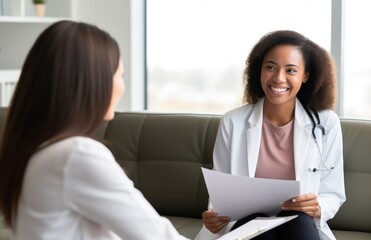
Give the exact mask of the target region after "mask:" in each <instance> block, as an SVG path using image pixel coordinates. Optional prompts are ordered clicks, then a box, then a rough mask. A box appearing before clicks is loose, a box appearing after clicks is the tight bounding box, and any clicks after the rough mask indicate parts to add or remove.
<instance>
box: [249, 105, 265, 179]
mask: <svg viewBox="0 0 371 240" xmlns="http://www.w3.org/2000/svg"><path fill="white" fill-rule="evenodd" d="M263 103H264V99H261V100H259V101H258V102H257V103H256V104H255V106H254V109H253V111H252V113H251V115H250V117H249V119H248V122H249V128H248V129H247V130H246V137H247V161H248V164H249V177H254V176H255V170H256V164H257V162H258V157H259V149H260V142H261V132H262V125H263V105H264V104H263Z"/></svg>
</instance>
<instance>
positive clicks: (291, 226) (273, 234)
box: [231, 211, 320, 240]
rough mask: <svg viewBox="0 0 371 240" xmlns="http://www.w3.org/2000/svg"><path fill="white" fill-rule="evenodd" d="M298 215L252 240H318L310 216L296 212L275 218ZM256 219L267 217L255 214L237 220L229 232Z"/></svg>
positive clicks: (282, 214) (283, 212) (283, 213)
mask: <svg viewBox="0 0 371 240" xmlns="http://www.w3.org/2000/svg"><path fill="white" fill-rule="evenodd" d="M291 215H298V217H297V218H294V219H293V220H291V221H288V222H286V223H284V224H282V225H280V226H278V227H276V228H273V229H271V230H269V231H267V232H265V233H263V234H261V235H259V236H257V237H255V238H253V239H256V240H265V239H268V240H274V239H284V240H290V239H294V240H297V239H300V240H317V239H318V240H319V239H320V238H319V234H318V230H317V228H316V225H315V223H314V220H313V218H312V217H311V216H309V215H307V214H305V213H303V212H296V211H281V212H280V213H279V214H278V215H277V217H284V216H291ZM256 217H268V216H267V215H265V214H261V213H255V214H252V215H249V216H247V217H245V218H242V219H240V220H238V221H237V222H236V223H235V224H234V225H233V227H232V229H231V231H232V230H234V229H236V228H238V227H240V226H241V225H243V224H245V223H247V222H248V221H250V220H253V219H254V218H256Z"/></svg>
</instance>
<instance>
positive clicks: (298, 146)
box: [293, 99, 314, 180]
mask: <svg viewBox="0 0 371 240" xmlns="http://www.w3.org/2000/svg"><path fill="white" fill-rule="evenodd" d="M311 126H312V123H311V121H310V119H309V117H308V116H307V113H306V112H305V110H304V108H303V105H302V104H301V103H300V101H299V100H298V99H296V105H295V122H294V139H293V141H294V160H295V174H296V180H300V179H301V177H303V175H304V172H303V171H308V167H307V166H303V164H306V165H308V163H306V159H308V157H309V156H311V153H310V150H311V149H313V148H312V142H313V143H314V141H313V136H312V132H311V129H312V127H311Z"/></svg>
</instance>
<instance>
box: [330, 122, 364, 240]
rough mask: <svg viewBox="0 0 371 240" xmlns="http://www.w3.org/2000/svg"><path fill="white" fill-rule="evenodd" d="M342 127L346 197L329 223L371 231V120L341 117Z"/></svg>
mask: <svg viewBox="0 0 371 240" xmlns="http://www.w3.org/2000/svg"><path fill="white" fill-rule="evenodd" d="M341 127H342V131H343V142H344V143H343V145H344V169H345V191H346V197H347V200H346V202H345V203H344V204H343V206H342V207H341V208H340V210H339V212H338V213H337V214H336V216H335V218H334V219H332V220H330V221H329V225H330V227H331V228H332V229H337V230H350V231H364V232H369V233H371V221H370V216H371V187H370V184H371V144H370V141H371V122H370V121H362V120H354V119H341ZM342 235H344V236H345V234H343V233H342ZM368 236H369V235H368ZM349 239H357V238H349ZM368 239H371V238H370V237H369V238H368Z"/></svg>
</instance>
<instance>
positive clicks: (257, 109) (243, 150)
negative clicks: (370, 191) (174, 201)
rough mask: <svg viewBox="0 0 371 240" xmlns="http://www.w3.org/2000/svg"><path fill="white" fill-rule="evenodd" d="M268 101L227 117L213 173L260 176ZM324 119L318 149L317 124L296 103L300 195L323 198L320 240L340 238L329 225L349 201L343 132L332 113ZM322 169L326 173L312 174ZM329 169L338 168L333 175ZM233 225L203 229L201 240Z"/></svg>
mask: <svg viewBox="0 0 371 240" xmlns="http://www.w3.org/2000/svg"><path fill="white" fill-rule="evenodd" d="M263 102H264V99H261V100H260V101H259V102H257V103H256V104H248V105H244V106H242V107H240V108H237V109H234V110H232V111H230V112H227V113H226V114H225V115H224V116H223V118H222V120H221V122H220V126H219V131H218V134H217V138H216V142H215V147H214V170H216V171H220V172H224V173H230V174H233V175H241V176H248V177H254V176H255V170H256V165H257V160H258V155H259V149H260V142H261V133H262V123H263ZM319 118H320V121H321V125H322V126H323V127H324V128H325V135H322V131H321V129H319V128H318V127H316V128H315V134H316V139H317V142H318V145H317V144H316V142H315V139H314V137H313V135H312V122H311V120H310V118H309V116H308V115H307V113H306V112H305V110H304V108H303V106H302V105H301V103H300V101H299V100H298V99H297V100H296V107H295V119H294V138H293V141H294V160H295V175H296V180H298V181H300V183H301V194H305V193H315V194H317V196H318V201H319V203H320V206H321V218H315V219H314V220H315V223H316V226H317V228H318V231H319V233H320V236H321V239H335V237H334V235H333V234H332V232H331V230H330V228H329V227H328V225H327V223H326V222H327V220H329V219H331V218H333V217H334V216H335V214H336V213H337V211H338V210H339V208H340V206H341V205H342V204H343V203H344V201H345V189H344V171H343V142H342V133H341V126H340V121H339V118H338V116H337V115H336V114H335V113H334V112H333V111H331V110H324V111H321V112H319ZM321 154H322V159H323V161H322V160H321ZM319 167H322V168H326V169H327V170H326V171H316V172H313V171H312V169H313V168H319ZM330 167H334V168H333V169H332V170H329V168H330ZM211 204H212V203H211ZM233 224H234V222H230V223H229V224H228V225H227V227H225V228H224V229H223V230H222V231H221V232H220V233H219V234H212V233H211V232H209V231H208V230H207V229H206V228H205V227H203V228H202V229H201V231H200V233H199V234H198V236H197V237H196V239H197V240H204V239H216V238H218V237H220V236H221V235H222V234H224V233H226V232H228V231H229V230H230V228H231V227H232V226H233Z"/></svg>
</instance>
